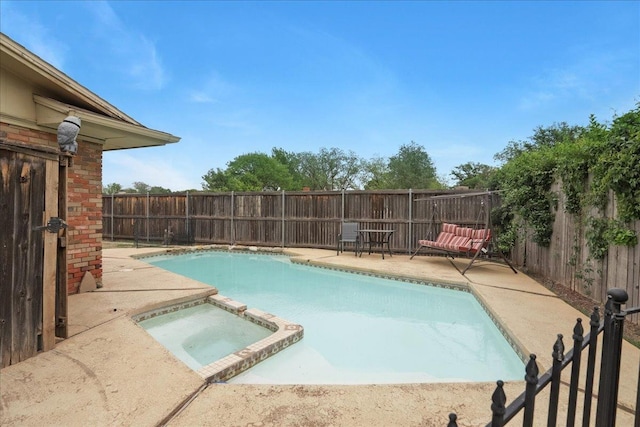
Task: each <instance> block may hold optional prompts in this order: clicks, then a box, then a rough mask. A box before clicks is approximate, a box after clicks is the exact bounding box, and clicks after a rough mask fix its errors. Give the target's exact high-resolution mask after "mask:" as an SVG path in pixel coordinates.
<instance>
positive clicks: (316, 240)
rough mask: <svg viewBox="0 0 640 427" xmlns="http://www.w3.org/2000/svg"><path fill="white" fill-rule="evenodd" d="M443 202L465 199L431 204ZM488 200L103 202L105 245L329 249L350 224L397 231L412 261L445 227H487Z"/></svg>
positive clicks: (422, 196)
mask: <svg viewBox="0 0 640 427" xmlns="http://www.w3.org/2000/svg"><path fill="white" fill-rule="evenodd" d="M443 194H451V195H456V194H468V197H462V198H452V199H442V200H439V201H438V203H437V204H434V203H430V202H429V198H430V197H432V196H437V195H443ZM486 197H487V194H486V193H482V194H479V193H469V192H466V193H465V192H460V191H426V190H422V191H417V190H391V191H342V192H339V191H338V192H336V191H331V192H284V191H283V192H260V193H236V192H231V193H199V192H198V193H185V194H170V195H152V194H116V195H104V196H103V205H102V206H103V210H102V212H103V237H104V238H105V239H111V240H117V239H139V240H141V241H143V242H165V243H168V242H169V241H171V242H172V243H196V244H239V245H252V246H270V247H274V246H281V247H285V246H286V247H308V248H324V249H328V248H335V247H336V244H337V235H338V233H339V227H340V223H341V222H342V221H349V222H358V223H360V227H361V228H380V229H381V228H391V229H394V230H395V232H394V234H393V237H392V239H391V249H392V250H393V251H394V252H404V253H410V252H411V251H412V250H413V249H414V248H415V247H416V244H417V241H418V239H422V238H429V237H435V235H437V233H438V232H439V231H440V223H441V222H452V223H456V224H459V225H465V226H469V227H478V228H480V227H484V224H485V218H484V217H482V218H479V215H480V214H482V215H484V211H483V208H482V201H483V200H484V199H485V198H486ZM491 197H492V198H495V199H496V200H497V196H496V195H491Z"/></svg>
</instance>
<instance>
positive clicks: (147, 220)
mask: <svg viewBox="0 0 640 427" xmlns="http://www.w3.org/2000/svg"><path fill="white" fill-rule="evenodd" d="M145 225H146V230H147V243H149V192H148V191H147V218H146V220H145Z"/></svg>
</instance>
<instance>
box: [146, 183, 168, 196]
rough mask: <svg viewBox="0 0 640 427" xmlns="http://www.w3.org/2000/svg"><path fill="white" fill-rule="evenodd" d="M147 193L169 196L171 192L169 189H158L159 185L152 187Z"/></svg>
mask: <svg viewBox="0 0 640 427" xmlns="http://www.w3.org/2000/svg"><path fill="white" fill-rule="evenodd" d="M149 193H151V194H171V193H172V191H171V190H170V189H169V188H164V187H160V186H159V185H154V186H152V187H150V188H149Z"/></svg>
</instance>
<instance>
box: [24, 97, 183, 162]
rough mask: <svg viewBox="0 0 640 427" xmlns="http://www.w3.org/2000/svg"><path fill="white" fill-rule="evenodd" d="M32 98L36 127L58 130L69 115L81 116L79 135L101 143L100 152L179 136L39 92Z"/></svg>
mask: <svg viewBox="0 0 640 427" xmlns="http://www.w3.org/2000/svg"><path fill="white" fill-rule="evenodd" d="M33 101H34V102H35V104H36V122H37V125H38V126H42V127H46V128H51V129H55V130H57V128H58V125H59V124H60V122H62V121H63V120H64V118H65V117H67V116H68V115H74V116H77V117H80V119H81V120H82V127H81V128H80V133H79V135H78V138H79V139H85V140H88V141H92V142H97V143H101V144H103V147H102V149H103V151H108V150H121V149H126V148H139V147H153V146H158V145H165V144H170V143H174V142H178V141H180V138H179V137H177V136H174V135H171V134H169V133H166V132H161V131H157V130H153V129H149V128H146V127H143V126H139V125H134V124H131V123H127V122H123V121H121V120H116V119H112V118H110V117H106V116H103V115H100V114H96V113H94V112H91V111H88V110H84V109H81V108H78V107H75V106H73V105H69V104H65V103H63V102H59V101H56V100H53V99H50V98H45V97H42V96H39V95H34V96H33Z"/></svg>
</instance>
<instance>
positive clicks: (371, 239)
mask: <svg viewBox="0 0 640 427" xmlns="http://www.w3.org/2000/svg"><path fill="white" fill-rule="evenodd" d="M394 231H395V230H373V229H368V228H363V229H360V230H358V233H360V235H361V236H362V239H361V241H362V245H361V246H360V256H362V252H363V251H364V245H365V244H368V245H369V255H371V247H372V246H373V245H376V246H380V248H381V249H382V259H384V245H387V251H389V256H392V253H391V246H390V245H389V241H390V240H391V236H392V235H393V232H394Z"/></svg>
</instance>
